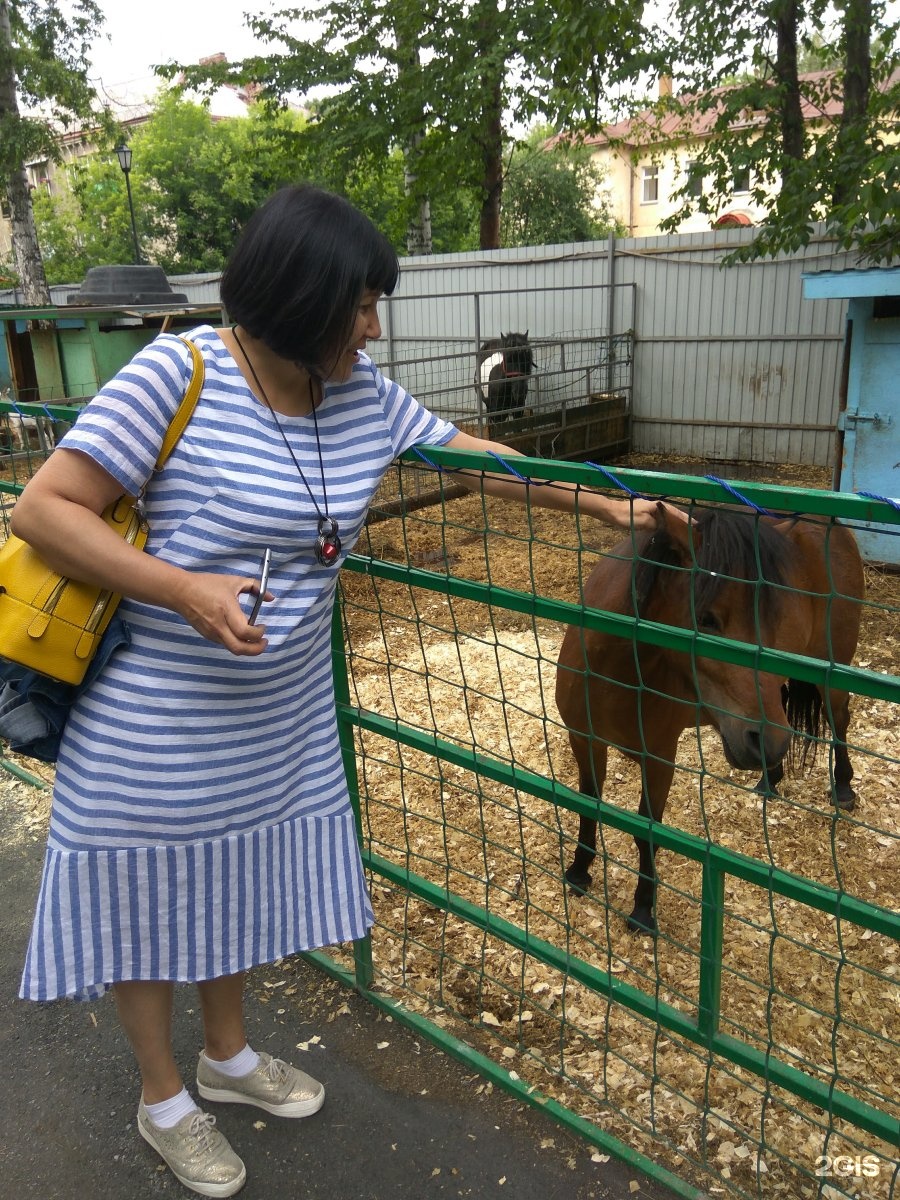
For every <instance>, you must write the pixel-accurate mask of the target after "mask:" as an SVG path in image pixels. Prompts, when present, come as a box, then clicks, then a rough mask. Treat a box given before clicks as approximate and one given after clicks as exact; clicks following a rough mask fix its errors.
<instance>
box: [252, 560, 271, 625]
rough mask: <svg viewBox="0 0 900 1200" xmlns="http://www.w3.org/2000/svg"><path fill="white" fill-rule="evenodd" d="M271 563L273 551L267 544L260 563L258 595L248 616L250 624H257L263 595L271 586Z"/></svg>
mask: <svg viewBox="0 0 900 1200" xmlns="http://www.w3.org/2000/svg"><path fill="white" fill-rule="evenodd" d="M271 565H272V551H271V550H270V549H269V547H268V546H267V547H266V548H265V550H264V551H263V556H262V559H261V560H260V564H259V578H258V579H257V581H256V595H255V597H254V598H253V608H252V609H251V610H250V616H249V617H248V618H247V621H248V623H249V624H250V625H255V624H256V618H257V617H258V616H259V610H260V607H261V606H262V602H263V597H264V596H265V594H266V588H267V587H268V586H269V567H270V566H271Z"/></svg>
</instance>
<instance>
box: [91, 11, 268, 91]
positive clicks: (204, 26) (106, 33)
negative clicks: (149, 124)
mask: <svg viewBox="0 0 900 1200" xmlns="http://www.w3.org/2000/svg"><path fill="white" fill-rule="evenodd" d="M274 7H275V6H274V5H273V4H272V3H271V2H270V0H256V2H255V3H254V2H253V0H152V3H150V4H149V5H146V6H143V5H137V4H135V3H134V0H100V8H101V9H102V10H103V14H104V17H105V22H104V29H103V33H102V34H101V36H100V37H99V38H98V39H97V41H96V43H95V46H94V50H93V53H92V54H91V64H92V67H93V71H92V77H93V78H94V79H95V80H98V81H100V82H102V83H103V85H104V86H106V87H113V88H116V89H118V88H120V87H122V86H124V85H128V88H129V91H130V92H135V91H145V92H146V94H148V95H152V94H153V93H154V92H155V91H156V90H157V88H158V87H159V86H160V85H161V82H162V81H161V80H159V79H156V78H155V77H154V75H153V71H152V67H153V66H154V65H155V64H156V63H166V62H185V63H190V62H197V61H198V60H199V59H200V58H206V57H208V56H209V55H211V54H218V53H219V52H220V51H221V52H222V53H224V54H225V55H226V56H227V57H228V58H229V59H236V58H243V57H245V56H247V55H249V54H254V53H256V52H257V51H261V50H263V49H264V47H263V45H262V43H259V42H256V41H255V40H254V38H253V36H252V34H251V33H250V31H249V29H248V28H247V26H246V23H245V19H244V14H245V13H246V12H255V13H256V14H257V15H259V16H262V15H264V14H265V13H267V12H271V11H272V10H273V8H274ZM280 7H284V6H283V5H280ZM101 95H102V91H101Z"/></svg>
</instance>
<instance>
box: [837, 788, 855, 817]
mask: <svg viewBox="0 0 900 1200" xmlns="http://www.w3.org/2000/svg"><path fill="white" fill-rule="evenodd" d="M834 802H835V804H836V805H837V807H838V808H839V809H840V810H841V812H853V810H854V808H856V792H854V791H853V790H852V788H847V789H846V791H844V790H843V789H841V790H840V791H838V792H835V795H834Z"/></svg>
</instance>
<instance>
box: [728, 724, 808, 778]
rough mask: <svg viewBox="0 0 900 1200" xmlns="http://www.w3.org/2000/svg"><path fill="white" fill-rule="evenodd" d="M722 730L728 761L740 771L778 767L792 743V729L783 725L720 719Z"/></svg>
mask: <svg viewBox="0 0 900 1200" xmlns="http://www.w3.org/2000/svg"><path fill="white" fill-rule="evenodd" d="M719 733H720V735H721V737H722V747H723V749H724V751H725V757H726V759H727V760H728V763H729V765H730V766H732V767H735V768H736V769H737V770H740V771H761V770H763V768H765V767H777V766H778V765H779V763H781V762H782V761H783V759H784V756H785V755H786V754H787V752H788V750H789V749H790V745H791V731H790V730H789V729H787V728H786V727H785V726H783V725H770V724H766V725H755V724H750V723H749V722H747V721H733V722H729V723H728V724H727V725H726V723H725V722H721V723H720V726H719Z"/></svg>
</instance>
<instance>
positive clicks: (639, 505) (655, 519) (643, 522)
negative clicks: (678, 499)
mask: <svg viewBox="0 0 900 1200" xmlns="http://www.w3.org/2000/svg"><path fill="white" fill-rule="evenodd" d="M614 504H615V510H616V511H615V517H614V520H613V524H615V525H618V526H621V527H622V528H623V529H641V530H643V529H658V528H659V525H660V521H661V520H664V519H665V517H666V516H667V515H668V516H669V517H673V518H674V519H675V520H676V521H683V522H684V523H685V525H690V524H691V523H692V522H691V518H690V516H689V515H688V514H687V513H686V512H685V511H684V509H682V508H676V507H675V505H674V504H665V503H663V501H662V500H637V499H635V500H617V501H614Z"/></svg>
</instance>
